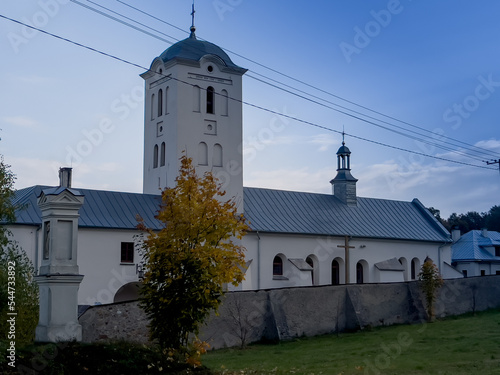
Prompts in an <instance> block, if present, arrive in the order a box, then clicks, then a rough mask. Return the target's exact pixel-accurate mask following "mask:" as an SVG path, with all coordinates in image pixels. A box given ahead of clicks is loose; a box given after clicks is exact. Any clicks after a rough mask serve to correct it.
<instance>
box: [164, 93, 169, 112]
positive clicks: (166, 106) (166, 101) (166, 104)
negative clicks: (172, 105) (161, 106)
mask: <svg viewBox="0 0 500 375" xmlns="http://www.w3.org/2000/svg"><path fill="white" fill-rule="evenodd" d="M168 90H169V88H168V86H167V88H166V89H165V114H166V115H168Z"/></svg>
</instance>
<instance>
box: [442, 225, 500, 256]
mask: <svg viewBox="0 0 500 375" xmlns="http://www.w3.org/2000/svg"><path fill="white" fill-rule="evenodd" d="M491 246H500V233H499V232H495V231H486V237H485V236H483V231H481V230H471V231H470V232H467V233H465V234H464V235H463V236H462V237H460V238H459V239H458V241H457V242H455V243H454V244H453V245H452V247H451V249H452V255H451V258H452V259H451V260H452V261H453V262H456V261H464V260H483V261H484V260H486V261H497V262H498V261H500V257H496V256H493V255H492V254H491V253H490V252H488V251H487V250H486V249H484V247H491Z"/></svg>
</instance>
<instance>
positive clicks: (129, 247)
mask: <svg viewBox="0 0 500 375" xmlns="http://www.w3.org/2000/svg"><path fill="white" fill-rule="evenodd" d="M121 262H122V263H134V243H133V242H122V248H121Z"/></svg>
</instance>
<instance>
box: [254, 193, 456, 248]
mask: <svg viewBox="0 0 500 375" xmlns="http://www.w3.org/2000/svg"><path fill="white" fill-rule="evenodd" d="M244 202H245V216H246V217H247V219H248V220H249V221H250V227H251V228H252V230H254V231H259V232H271V233H301V234H311V235H330V236H344V235H349V236H353V237H366V238H391V239H402V240H418V241H437V242H448V241H450V240H449V236H450V235H449V233H448V231H447V230H446V229H445V228H444V227H443V226H442V225H441V223H439V222H438V221H437V220H436V219H435V218H434V217H433V216H432V215H431V213H430V212H429V211H428V210H427V209H425V207H424V206H423V205H422V203H420V202H419V201H418V200H417V199H414V200H413V201H412V202H402V201H393V200H386V199H373V198H359V197H358V205H357V207H352V206H347V205H345V204H343V203H342V202H341V201H340V200H339V199H338V198H336V197H335V196H333V195H330V194H315V193H303V192H294V191H284V190H271V189H260V188H245V189H244Z"/></svg>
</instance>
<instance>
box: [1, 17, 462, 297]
mask: <svg viewBox="0 0 500 375" xmlns="http://www.w3.org/2000/svg"><path fill="white" fill-rule="evenodd" d="M245 72H246V69H243V68H241V67H239V66H237V65H235V64H234V63H233V62H232V61H231V59H230V58H229V56H228V55H227V54H226V53H225V52H224V51H223V50H222V49H221V48H220V47H218V46H216V45H214V44H212V43H209V42H206V41H201V40H198V39H197V38H196V35H195V29H194V27H192V29H191V35H190V37H189V38H187V39H185V40H182V41H180V42H178V43H176V44H174V45H172V46H171V47H169V48H168V49H167V50H165V51H164V52H163V53H162V54H161V55H160V56H159V57H157V58H155V59H154V60H153V62H152V64H151V68H150V70H148V71H147V72H145V73H143V74H142V75H141V77H142V78H143V79H144V81H145V96H146V97H145V118H144V176H143V193H142V194H140V193H125V192H112V191H102V190H90V189H80V188H78V187H71V184H70V180H71V179H70V177H71V170H70V169H69V168H63V169H62V170H61V175H62V179H63V180H65V181H66V182H65V185H64V186H67V187H68V188H69V189H68V190H67V191H68V192H74V194H77V195H78V196H79V197H81V196H83V200H84V201H83V206H82V207H81V209H80V211H79V214H80V217H79V221H78V240H77V242H78V243H77V245H78V246H77V249H78V265H79V272H80V274H81V275H83V276H84V277H83V281H82V282H81V284H80V288H79V292H78V303H79V304H80V305H93V304H100V303H102V304H105V303H112V302H118V301H124V300H130V299H134V298H137V293H138V286H139V284H140V275H141V269H140V258H139V255H138V254H137V253H136V251H135V250H134V238H135V237H134V236H135V235H136V234H138V230H137V229H136V225H137V220H136V217H137V215H140V216H141V217H142V218H143V219H144V220H145V224H146V225H147V226H149V227H151V228H159V223H158V221H157V220H156V219H155V214H156V212H157V210H158V208H159V204H160V198H161V197H160V193H161V189H162V188H164V187H167V186H168V187H171V186H173V184H174V183H175V178H176V176H177V173H178V170H179V167H180V162H179V158H180V156H181V154H182V153H183V152H186V153H187V155H188V156H190V157H191V158H192V159H193V163H194V164H195V166H196V168H197V171H198V172H199V173H204V172H205V171H212V172H213V173H214V175H216V176H217V177H219V178H220V179H221V181H223V182H224V186H225V189H226V190H227V193H228V194H227V196H229V197H236V199H237V202H238V203H239V209H240V211H241V212H243V213H244V215H245V216H246V218H247V219H248V221H249V222H250V228H251V230H250V232H249V233H248V234H247V235H246V236H245V237H244V238H243V244H244V246H245V248H246V264H247V269H246V277H245V280H244V281H243V282H242V284H241V285H240V286H239V287H238V289H240V290H257V289H270V288H283V287H300V286H313V285H331V284H349V283H385V282H403V281H410V280H415V279H416V278H417V276H418V273H419V271H420V267H421V265H422V263H423V262H424V260H425V258H426V257H429V258H431V259H432V260H433V261H434V262H435V263H436V264H437V265H438V267H439V270H440V271H441V273H442V275H443V277H444V278H454V277H462V274H461V273H460V272H458V271H456V270H455V269H454V268H453V267H452V266H451V244H452V241H451V238H450V234H449V232H448V231H447V230H446V229H445V228H444V227H443V226H442V225H441V224H440V223H439V222H438V221H437V220H436V219H435V218H434V217H433V216H432V214H431V213H430V212H429V211H428V210H427V209H426V208H425V207H424V205H422V203H420V201H419V200H418V199H414V200H413V201H411V202H403V201H394V200H386V199H374V198H363V197H358V196H357V195H356V182H357V179H356V178H354V177H353V176H352V174H351V166H350V158H351V151H350V150H349V148H348V147H347V146H346V145H345V144H344V143H343V145H342V147H340V149H339V150H338V152H337V175H336V176H332V177H334V178H333V179H332V180H331V181H330V183H331V185H332V194H316V193H306V192H296V191H285V190H271V189H263V188H247V187H244V186H243V157H242V152H241V144H242V128H243V123H242V76H243V75H244V74H245ZM332 160H333V157H332ZM74 172H75V173H78V170H75V171H74ZM327 183H328V181H327V180H325V184H327ZM68 185H69V186H68ZM61 186H63V184H61ZM53 188H54V187H49V186H39V185H37V186H32V187H28V188H24V189H20V190H18V191H17V194H16V197H15V204H17V205H19V207H21V208H20V209H19V210H18V211H17V221H16V223H14V224H12V225H10V229H11V230H12V232H13V233H14V239H15V240H17V241H18V242H19V243H20V245H21V246H22V248H23V249H24V250H25V251H26V252H27V254H28V256H29V257H30V259H31V260H32V261H33V263H34V265H35V267H36V268H37V269H39V268H40V266H41V260H42V259H43V256H44V254H43V248H44V244H45V241H47V240H50V241H52V240H53V237H51V238H45V237H46V235H45V233H46V232H47V231H46V228H45V227H46V223H45V222H42V219H41V211H40V208H39V207H38V204H37V199H38V197H40V196H41V195H42V193H43V192H44V191H45V192H47V191H51V190H47V189H53ZM45 194H46V193H45ZM53 236H57V233H55V234H53Z"/></svg>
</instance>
